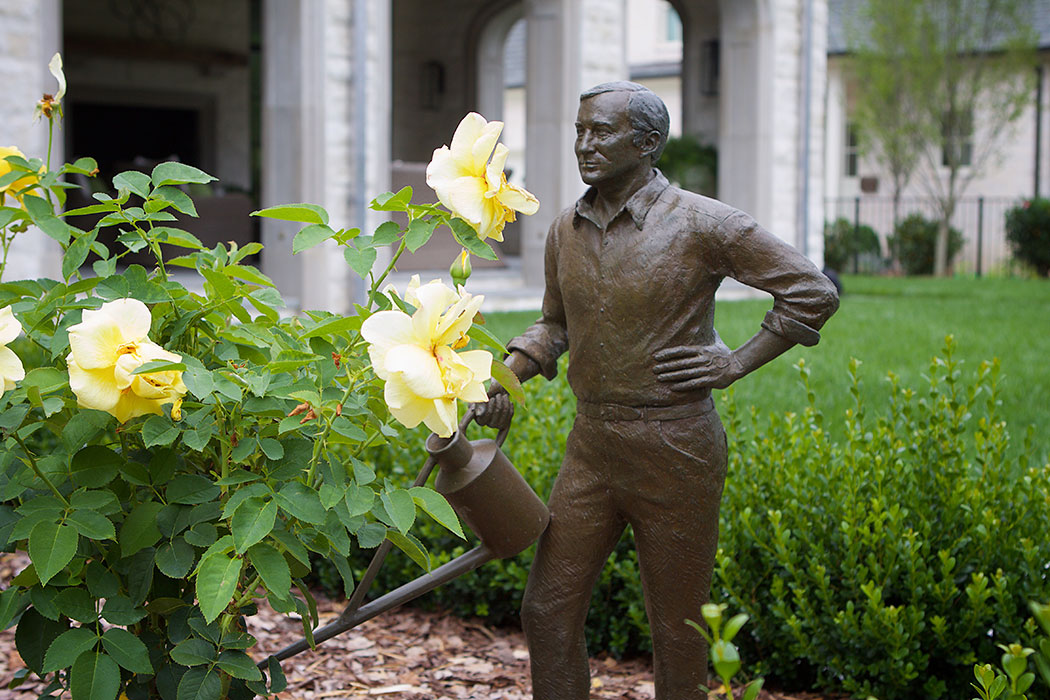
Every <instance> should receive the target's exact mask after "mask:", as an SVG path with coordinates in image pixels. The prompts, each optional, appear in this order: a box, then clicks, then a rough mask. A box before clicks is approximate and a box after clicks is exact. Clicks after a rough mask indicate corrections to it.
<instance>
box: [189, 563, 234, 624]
mask: <svg viewBox="0 0 1050 700" xmlns="http://www.w3.org/2000/svg"><path fill="white" fill-rule="evenodd" d="M240 573H241V560H240V559H237V558H235V557H229V556H227V555H225V554H213V555H212V556H210V557H208V558H207V559H205V560H204V561H202V562H201V563H200V566H199V567H198V569H197V600H198V601H200V608H201V612H202V613H203V614H204V620H205V621H206V622H211V621H212V620H214V619H215V618H217V617H218V616H219V614H220V613H222V611H223V610H225V609H226V606H227V605H229V603H230V601H231V600H233V594H234V591H236V589H237V582H238V580H239V579H240Z"/></svg>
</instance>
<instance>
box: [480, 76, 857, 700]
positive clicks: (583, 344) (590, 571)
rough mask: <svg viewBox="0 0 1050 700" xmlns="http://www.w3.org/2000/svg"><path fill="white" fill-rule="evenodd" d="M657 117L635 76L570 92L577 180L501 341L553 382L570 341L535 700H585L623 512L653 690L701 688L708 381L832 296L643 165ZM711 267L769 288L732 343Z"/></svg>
mask: <svg viewBox="0 0 1050 700" xmlns="http://www.w3.org/2000/svg"><path fill="white" fill-rule="evenodd" d="M668 124H669V119H668V114H667V108H666V106H665V105H664V104H663V102H662V101H661V100H660V98H658V97H657V96H656V95H655V94H653V93H652V92H650V91H649V90H648V89H647V88H645V87H643V86H641V85H637V84H635V83H628V82H616V83H606V84H603V85H598V86H597V87H594V88H592V89H591V90H588V91H587V92H585V93H583V94H582V95H581V96H580V108H579V114H578V118H577V121H576V146H575V151H576V158H577V160H578V162H579V169H580V175H581V177H582V178H583V181H584V182H585V183H586V184H588V185H590V189H589V190H588V191H587V193H586V194H584V195H583V197H581V198H580V200H579V201H578V202H576V205H575V206H573V207H570V208H568V209H566V210H565V211H563V212H562V213H561V214H560V215H559V216H558V217H557V219H555V221H554V223H553V224H552V225H551V228H550V233H549V234H548V236H547V244H546V258H545V264H546V291H545V294H544V299H543V316H542V318H541V319H540V320H539V321H537V322H536V323H535V324H533V325H532V326H531V327H530V328H529V329H528V330H527V331H525V333H524V334H522V335H521V336H519V337H518V338H515V339H514V340H512V341H511V342H510V343H509V344H508V346H507V347H508V348H509V349H510V350H511V353H510V356H509V357H508V360H507V363H508V364H509V365H510V367H511V369H512V370H514V372H515V373H516V374H517V375H518V377H519V378H520V379H521V380H523V381H524V380H527V379H529V378H530V377H533V376H535V375H536V374H542V375H543V376H545V377H546V378H547V379H551V378H553V377H554V376H555V374H556V372H557V364H556V363H557V359H558V357H559V356H560V355H561V354H562V353H563V352H565V351H566V350H568V352H569V368H568V380H569V385H570V386H571V387H572V390H573V393H575V395H576V398H577V417H576V422H575V423H574V425H573V428H572V432H571V433H570V434H569V437H568V444H567V445H566V452H565V459H564V461H563V462H562V467H561V471H560V472H559V474H558V478H557V480H556V481H555V484H554V488H553V490H552V492H551V495H550V502H549V507H550V512H551V521H550V526H549V528H548V529H547V531H546V533H544V535H543V536H542V537H541V538H540V541H539V545H538V549H537V551H536V559H535V562H534V563H533V565H532V570H531V572H530V574H529V581H528V585H527V588H526V591H525V599H524V602H523V605H522V611H521V615H522V622H523V625H524V628H525V634H526V636H527V638H528V644H529V653H530V656H531V659H532V682H533V697H534V698H535V699H536V700H586V698H587V697H588V694H589V689H590V678H589V669H588V663H587V649H586V645H585V642H584V621H585V619H586V615H587V608H588V606H589V605H590V598H591V591H592V588H593V586H594V582H595V580H596V579H597V577H598V575H599V573H600V572H601V569H602V567H603V566H604V564H605V561H606V559H607V558H608V556H609V553H610V551H611V550H612V548H613V547H614V545H615V544H616V542H617V540H618V539H619V537H620V535H621V533H622V532H623V530H624V528H625V527H626V526H627V525H628V524H630V525H631V527H632V528H633V529H634V538H635V543H636V545H637V548H638V561H639V565H640V568H641V577H642V585H643V588H644V591H645V606H646V612H647V613H648V616H649V623H650V627H651V630H652V640H653V651H654V665H655V676H656V678H655V681H656V697H657V698H658V699H659V700H672V699H673V700H683V699H688V698H703V697H706V695H705V694H704V693H703V692H702V691H700V690H699V689H698V688H697V686H698V684H700V683H702V682H704V683H706V680H707V659H706V653H707V650H706V645H705V643H704V641H703V639H702V638H701V637H700V635H698V634H697V633H696V632H695V631H694V630H692V629H691V628H689V627H688V626H687V625H686V624H685V622H684V620H685V619H686V618H689V619H692V620H700V619H702V618H701V614H700V607H701V605H702V604H703V603H705V602H706V601H707V598H708V594H709V591H710V586H711V575H712V572H713V569H714V561H715V551H716V547H717V541H718V507H719V501H720V499H721V496H722V487H723V483H724V481H725V472H726V440H725V431H724V430H723V428H722V423H721V421H720V420H719V417H718V414H717V413H716V412H715V410H714V402H713V401H712V399H711V390H712V389H724V388H726V387H728V386H729V385H730V384H732V383H733V382H734V381H736V380H737V379H739V378H740V377H743V376H744V375H746V374H748V373H749V372H751V371H753V370H754V369H756V368H758V367H760V366H762V365H763V364H765V363H766V362H769V361H770V360H772V359H773V358H774V357H776V356H778V355H780V354H781V353H783V352H784V351H786V350H787V349H789V348H791V347H792V346H794V345H795V344H796V343H801V344H803V345H813V344H815V343H816V342H817V341H818V340H819V338H820V334H819V333H818V331H819V329H820V328H821V326H823V324H824V322H825V321H826V320H827V319H828V317H829V316H831V314H832V313H834V312H835V309H836V308H837V307H838V296H837V294H836V292H835V288H834V287H833V286H832V284H831V282H830V281H829V280H828V278H827V277H825V276H824V275H823V274H821V272H820V270H818V269H817V268H816V267H815V266H814V265H813V263H811V262H810V261H809V260H808V259H806V258H805V257H804V256H803V255H801V254H800V253H798V252H797V251H796V250H795V249H794V248H792V247H791V246H789V245H787V244H786V243H784V242H782V241H781V240H780V239H779V238H777V237H775V236H773V235H772V234H770V233H769V232H767V231H765V230H764V229H763V228H761V227H760V226H759V225H758V224H757V223H755V221H754V219H753V218H751V217H750V216H749V215H747V214H745V213H743V212H741V211H738V210H736V209H733V208H732V207H729V206H727V205H725V204H722V203H721V202H718V201H716V200H713V199H709V198H707V197H702V196H700V195H697V194H693V193H690V192H685V191H683V190H681V189H678V188H677V187H673V186H671V185H669V184H668V182H667V179H666V178H665V177H664V176H663V175H661V174H660V172H659V171H658V170H656V169H655V168H654V167H653V166H654V163H655V162H656V160H657V159H658V158H659V157H660V153H661V152H662V151H663V148H664V144H665V143H666V141H667V133H668ZM725 277H733V278H734V279H737V280H739V281H741V282H743V283H744V284H747V285H750V286H752V287H756V288H758V289H763V290H765V291H767V292H769V293H770V294H772V295H773V297H774V302H773V308H772V309H771V310H770V311H769V312H768V313H767V314H766V316H765V319H764V320H763V322H762V324H761V328H760V329H759V330H758V332H757V333H756V334H755V335H754V337H752V338H751V339H750V340H749V341H747V342H746V343H744V344H743V345H742V346H740V347H738V348H737V349H735V350H732V351H731V350H730V349H729V348H728V347H727V346H726V345H725V344H724V343H723V342H722V341H721V339H720V338H719V337H718V333H717V332H715V329H714V325H713V322H714V312H715V309H714V301H715V290H716V289H718V285H719V284H720V283H721V281H722V279H723V278H725ZM492 394H493V395H492V398H491V400H490V401H489V403H488V404H481V405H479V406H478V409H479V412H480V414H481V415H480V418H479V421H480V422H482V423H483V424H487V425H506V424H508V423H509V421H510V417H511V412H512V407H511V405H510V403H509V401H508V400H507V397H506V395H505V394H503V393H501V391H500V390H499V389H495V390H494V391H493V392H492Z"/></svg>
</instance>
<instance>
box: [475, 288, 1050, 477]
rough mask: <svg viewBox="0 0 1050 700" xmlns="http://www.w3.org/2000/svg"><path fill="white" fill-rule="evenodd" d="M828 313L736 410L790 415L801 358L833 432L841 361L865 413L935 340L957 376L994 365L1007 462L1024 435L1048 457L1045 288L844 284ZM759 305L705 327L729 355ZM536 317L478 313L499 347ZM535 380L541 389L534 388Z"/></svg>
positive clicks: (733, 309) (726, 310)
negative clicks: (813, 339)
mask: <svg viewBox="0 0 1050 700" xmlns="http://www.w3.org/2000/svg"><path fill="white" fill-rule="evenodd" d="M844 286H845V290H846V291H845V294H844V295H843V297H842V306H841V308H840V309H839V311H838V313H837V314H836V315H835V316H834V317H833V318H832V319H831V321H829V322H828V325H827V326H826V327H825V329H824V331H823V333H822V335H823V339H822V341H821V343H820V344H819V345H817V346H816V347H813V348H803V347H796V348H794V349H793V350H791V351H789V352H788V353H787V354H786V355H785V356H784V357H781V358H779V359H778V360H777V361H775V362H773V363H771V364H769V365H767V366H765V367H763V368H761V369H759V370H758V371H757V372H755V373H754V374H753V375H751V376H749V377H747V378H745V379H744V380H742V381H741V382H739V383H738V384H737V386H735V387H734V388H733V389H732V391H733V392H734V395H735V396H734V398H735V399H736V402H737V403H738V405H740V406H750V405H755V406H758V407H760V409H761V410H763V411H769V412H772V413H783V412H786V411H798V410H800V409H801V408H802V407H803V405H804V402H805V395H804V394H803V393H802V392H801V391H800V387H799V383H798V372H797V371H796V370H795V367H794V365H795V363H796V362H797V361H798V360H799V359H805V361H806V365H807V366H808V367H809V368H810V371H811V374H810V385H811V387H812V389H813V390H814V392H816V395H817V401H816V404H817V408H819V409H820V410H821V411H822V412H823V413H824V414H825V415H826V416H828V417H829V419H830V420H829V424H830V428H831V429H832V430H833V431H834V430H835V429H836V428H839V429H841V425H842V421H841V420H834V419H833V418H834V417H837V416H842V415H843V414H844V412H845V411H846V409H847V408H849V407H850V406H851V405H852V402H853V397H852V396H851V395H850V393H849V391H848V390H847V389H848V386H849V378H848V376H847V373H846V372H847V367H848V365H849V360H850V358H857V359H859V360H860V361H861V362H862V365H861V368H860V376H861V381H862V383H867V384H868V385H875V386H870V388H871V389H872V390H871V391H868V392H866V395H867V398H868V399H869V400H870V402H871V403H870V404H869V407H870V408H871V409H872V410H873V411H874V412H878V411H879V410H881V409H883V408H885V407H886V406H887V405H888V404H889V396H890V390H889V387H888V385H887V384H886V381H885V377H886V374H887V372H890V371H892V372H894V373H896V374H897V375H898V376H899V377H900V379H901V383H902V385H905V386H916V385H919V384H922V383H923V375H924V374H925V373H926V370H927V367H928V363H929V360H930V358H931V357H933V356H934V355H936V354H937V353H938V352H940V350H941V348H942V347H943V346H944V338H945V336H946V335H948V334H952V335H954V336H955V341H956V349H957V357H958V358H959V359H960V360H961V361H962V362H963V364H962V368H963V370H964V371H966V372H974V371H976V368H977V366H978V365H979V364H980V363H981V362H982V361H984V360H992V359H993V358H999V361H1000V364H1001V366H1002V378H1001V380H1000V390H1001V398H1002V409H1001V412H1000V415H1001V417H1002V418H1003V419H1004V420H1005V421H1006V423H1007V425H1008V426H1009V427H1010V433H1011V435H1012V436H1013V443H1012V445H1011V447H1010V450H1009V453H1010V454H1016V453H1017V452H1018V451H1020V450H1021V449H1022V443H1023V438H1024V436H1025V433H1026V431H1027V430H1028V429H1029V428H1031V429H1032V431H1033V434H1032V441H1031V453H1030V454H1029V457H1030V458H1031V459H1032V461H1033V462H1045V461H1046V459H1047V455H1048V452H1050V411H1047V410H1046V407H1047V406H1050V371H1048V368H1047V359H1046V358H1048V357H1050V284H1048V283H1047V282H1046V281H1045V280H1038V279H1001V278H1000V279H972V278H955V279H948V278H941V279H938V278H923V277H910V278H890V277H865V276H847V277H845V279H844ZM769 304H770V303H769V301H768V300H752V301H733V302H720V303H719V304H718V306H717V312H716V313H717V315H716V319H715V326H716V327H717V328H718V332H719V333H720V334H721V335H722V337H723V338H724V339H725V341H726V342H727V343H728V344H729V345H730V347H735V346H736V345H739V344H740V343H742V342H744V341H745V340H747V338H748V337H750V335H751V334H752V333H753V332H754V330H755V329H756V328H757V327H758V324H759V323H760V322H761V320H762V316H763V314H765V312H766V311H767V310H768V309H769ZM537 315H538V314H537V313H536V312H529V311H523V312H511V313H492V314H486V320H487V327H488V328H489V330H491V331H493V332H494V333H495V334H496V335H498V336H500V337H501V338H502V339H504V340H507V339H509V338H511V337H513V336H514V335H515V334H517V333H519V332H520V331H521V330H523V329H524V328H526V327H527V326H528V325H529V324H530V323H531V322H532V321H533V320H534V319H535V318H536V316H537ZM534 381H540V382H542V380H534Z"/></svg>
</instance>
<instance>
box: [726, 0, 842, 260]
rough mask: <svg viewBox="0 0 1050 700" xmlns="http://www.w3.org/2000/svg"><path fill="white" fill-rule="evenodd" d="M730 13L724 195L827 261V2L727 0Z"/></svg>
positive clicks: (762, 222) (809, 253)
mask: <svg viewBox="0 0 1050 700" xmlns="http://www.w3.org/2000/svg"><path fill="white" fill-rule="evenodd" d="M807 4H808V5H809V7H808V11H804V10H806V9H807V7H806V6H807ZM721 13H722V61H721V66H722V79H721V119H720V128H719V157H718V193H719V199H722V200H723V201H725V202H727V203H728V204H731V205H733V206H735V207H738V208H740V209H743V210H744V211H747V212H748V213H750V214H752V215H754V217H755V218H756V219H757V220H758V221H759V222H760V223H761V224H762V225H763V226H765V227H767V228H768V229H769V230H770V231H772V232H773V233H775V234H776V235H778V236H780V237H781V238H783V239H784V240H785V241H787V242H789V243H791V244H792V245H794V246H796V247H798V248H799V249H801V250H803V251H804V252H806V253H807V254H808V255H809V256H810V257H811V258H813V259H814V260H816V261H817V262H820V261H821V260H822V258H823V237H822V229H823V217H824V207H823V192H824V185H823V182H824V163H823V160H822V158H821V155H820V153H821V151H820V149H821V148H822V144H823V142H824V135H823V133H824V126H823V123H824V96H825V92H826V84H825V83H826V72H827V58H826V56H825V55H824V52H825V51H826V34H827V2H826V0H809V1H808V3H807V0H780V1H779V2H776V3H773V2H770V1H769V0H734V1H732V2H730V1H728V0H722V3H721ZM804 21H809V22H811V26H810V28H809V31H808V32H807V31H805V30H806V26H805V24H804ZM807 38H808V41H809V44H808V46H807V45H806V40H807ZM806 51H808V61H807V60H805V59H806V56H805V53H804V52H806ZM807 71H808V76H809V77H808V88H807V81H806V74H807ZM807 96H808V109H805V108H804V106H805V105H804V100H805V98H806V97H807ZM807 118H808V123H807V122H806V119H807ZM807 130H808V136H809V140H808V143H809V148H808V150H807V149H805V148H804V147H803V146H802V144H804V143H805V137H806V134H807ZM804 178H805V180H804ZM804 184H805V186H804ZM803 228H805V229H806V230H805V231H803V230H802V229H803Z"/></svg>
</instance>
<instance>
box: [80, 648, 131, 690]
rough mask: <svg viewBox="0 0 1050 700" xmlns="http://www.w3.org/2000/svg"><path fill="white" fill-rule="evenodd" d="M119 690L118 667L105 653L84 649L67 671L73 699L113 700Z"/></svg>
mask: <svg viewBox="0 0 1050 700" xmlns="http://www.w3.org/2000/svg"><path fill="white" fill-rule="evenodd" d="M118 690H120V668H119V667H117V664H116V662H114V661H113V659H111V658H109V657H108V656H107V655H105V654H101V653H99V652H95V651H86V652H84V653H83V654H81V655H80V656H78V657H77V660H76V661H74V662H73V667H72V668H71V669H70V671H69V691H70V694H71V695H72V697H73V700H114V698H116V697H117V691H118Z"/></svg>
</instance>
